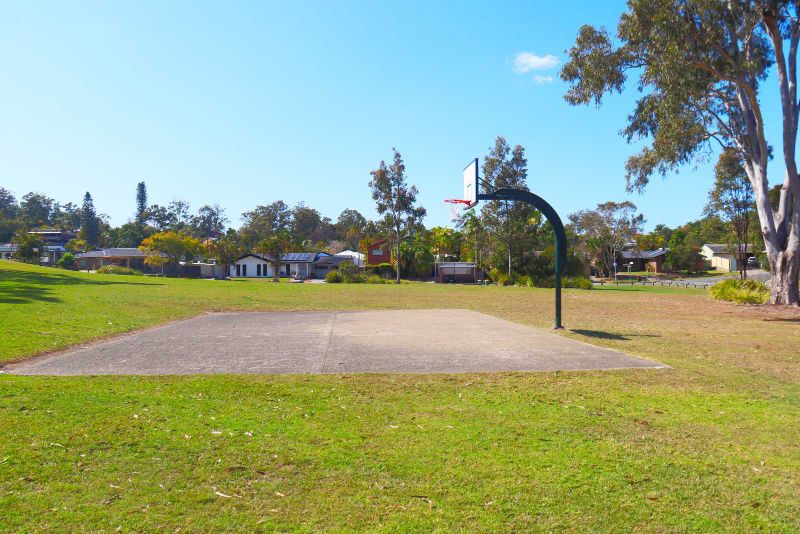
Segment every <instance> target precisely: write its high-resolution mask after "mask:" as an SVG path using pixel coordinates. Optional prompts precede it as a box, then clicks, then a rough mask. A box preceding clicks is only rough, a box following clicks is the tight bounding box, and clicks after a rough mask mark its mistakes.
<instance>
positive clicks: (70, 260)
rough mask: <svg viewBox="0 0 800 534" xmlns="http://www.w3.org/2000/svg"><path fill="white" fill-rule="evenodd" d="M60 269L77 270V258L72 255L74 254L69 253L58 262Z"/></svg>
mask: <svg viewBox="0 0 800 534" xmlns="http://www.w3.org/2000/svg"><path fill="white" fill-rule="evenodd" d="M56 265H57V266H58V267H61V268H62V269H74V268H75V256H73V255H72V252H67V253H65V254H64V255H63V256H61V258H59V260H58V261H57V262H56Z"/></svg>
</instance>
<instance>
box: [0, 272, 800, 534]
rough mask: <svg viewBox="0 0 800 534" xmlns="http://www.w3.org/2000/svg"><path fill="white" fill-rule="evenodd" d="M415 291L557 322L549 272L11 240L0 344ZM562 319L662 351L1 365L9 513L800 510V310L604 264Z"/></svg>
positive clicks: (482, 520)
mask: <svg viewBox="0 0 800 534" xmlns="http://www.w3.org/2000/svg"><path fill="white" fill-rule="evenodd" d="M412 307H414V308H468V309H473V310H476V311H480V312H484V313H488V314H491V315H495V316H498V317H502V318H505V319H509V320H512V321H516V322H519V323H523V324H527V325H531V326H538V327H548V326H549V325H550V323H551V318H552V309H551V308H552V291H551V290H543V289H534V288H516V287H507V288H502V287H469V286H440V285H430V284H408V285H401V286H393V285H378V286H368V285H316V284H313V285H312V284H296V285H293V284H272V283H269V282H263V281H237V282H213V281H202V280H161V279H150V278H143V277H114V276H102V275H89V274H82V273H69V272H64V271H56V270H49V269H42V268H38V267H28V266H22V265H19V264H14V263H9V262H0V340H2V345H1V346H0V358H1V359H2V360H3V361H11V360H14V359H19V358H23V357H27V356H30V355H33V354H36V353H39V352H42V351H48V350H54V349H57V348H60V347H64V346H67V345H70V344H74V343H79V342H82V341H85V340H87V339H92V338H96V337H102V336H108V335H113V334H116V333H119V332H124V331H128V330H131V329H135V328H141V327H144V326H149V325H153V324H157V323H161V322H164V321H169V320H174V319H178V318H182V317H188V316H192V315H197V314H200V313H204V312H208V311H217V310H234V309H235V310H246V309H253V310H255V309H258V310H269V309H335V308H346V309H368V308H412ZM442 313H447V312H446V310H443V312H442ZM564 318H565V324H566V326H567V328H568V330H567V331H565V332H564V335H567V336H570V337H573V338H576V339H580V340H582V341H586V342H589V343H594V344H597V345H602V346H606V347H611V348H616V349H618V350H622V351H624V352H629V353H632V354H637V355H640V356H643V357H649V358H654V359H657V360H659V361H661V362H663V363H666V364H668V365H670V366H672V368H671V369H668V370H660V371H653V370H645V371H613V372H570V373H568V372H557V373H496V374H465V375H427V376H417V375H343V376H203V377H116V378H110V377H96V378H45V377H18V376H10V375H0V530H3V531H7V530H26V531H30V530H113V529H115V528H117V527H121V529H122V530H155V529H159V530H167V529H169V530H175V529H177V528H180V529H182V530H184V531H195V530H210V529H227V530H234V529H244V530H255V529H263V530H305V531H311V530H321V529H333V530H370V531H374V530H426V531H427V530H440V531H450V530H492V531H496V530H499V531H521V530H602V531H607V530H615V531H619V530H662V531H663V530H670V531H672V530H677V531H685V530H705V531H719V530H739V531H742V530H748V531H749V530H756V529H759V530H770V531H786V532H796V531H797V530H798V529H799V528H800V519H798V518H800V314H797V313H794V312H791V311H786V310H775V309H769V308H752V307H737V306H735V305H732V304H729V303H721V302H714V301H711V300H710V299H709V298H708V296H707V294H706V292H705V291H701V290H692V289H681V290H676V289H673V288H645V287H607V288H605V289H600V290H593V291H577V290H565V292H564Z"/></svg>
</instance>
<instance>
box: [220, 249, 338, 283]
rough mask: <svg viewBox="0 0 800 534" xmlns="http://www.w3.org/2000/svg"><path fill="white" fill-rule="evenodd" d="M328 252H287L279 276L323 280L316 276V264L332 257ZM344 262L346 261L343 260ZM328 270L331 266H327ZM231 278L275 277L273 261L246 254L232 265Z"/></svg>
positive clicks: (258, 255)
mask: <svg viewBox="0 0 800 534" xmlns="http://www.w3.org/2000/svg"><path fill="white" fill-rule="evenodd" d="M330 256H331V255H330V254H328V253H326V252H287V253H286V254H283V255H281V261H280V269H279V271H278V276H281V277H292V278H295V277H296V278H323V277H324V276H325V275H324V274H322V276H319V275H315V269H314V264H315V263H316V262H317V261H319V260H321V259H322V258H326V257H330ZM342 261H344V259H342ZM327 265H328V266H327V267H326V274H327V270H328V269H329V268H330V267H329V266H330V264H327ZM230 276H232V277H242V278H245V277H246V278H262V277H270V278H272V277H273V266H272V259H271V258H270V257H269V256H266V255H261V254H252V253H249V254H244V255H242V256H240V257H238V258H237V259H236V260H235V261H234V262H233V264H232V265H231V270H230Z"/></svg>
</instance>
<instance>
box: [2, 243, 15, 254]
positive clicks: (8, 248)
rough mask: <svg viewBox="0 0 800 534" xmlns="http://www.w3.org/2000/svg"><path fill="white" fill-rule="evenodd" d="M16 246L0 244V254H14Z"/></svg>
mask: <svg viewBox="0 0 800 534" xmlns="http://www.w3.org/2000/svg"><path fill="white" fill-rule="evenodd" d="M16 250H17V245H15V244H14V243H0V252H16Z"/></svg>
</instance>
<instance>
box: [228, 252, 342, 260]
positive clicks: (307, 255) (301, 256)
mask: <svg viewBox="0 0 800 534" xmlns="http://www.w3.org/2000/svg"><path fill="white" fill-rule="evenodd" d="M248 256H253V257H254V258H259V259H261V260H264V261H272V257H271V256H269V255H267V254H254V253H252V252H249V253H247V254H242V255H241V256H239V257H238V258H236V260H234V261H239V260H241V259H242V258H246V257H248ZM329 256H330V254H328V253H327V252H287V253H286V254H282V255H281V261H282V262H284V263H314V262H315V261H317V259H319V258H326V257H329Z"/></svg>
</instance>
